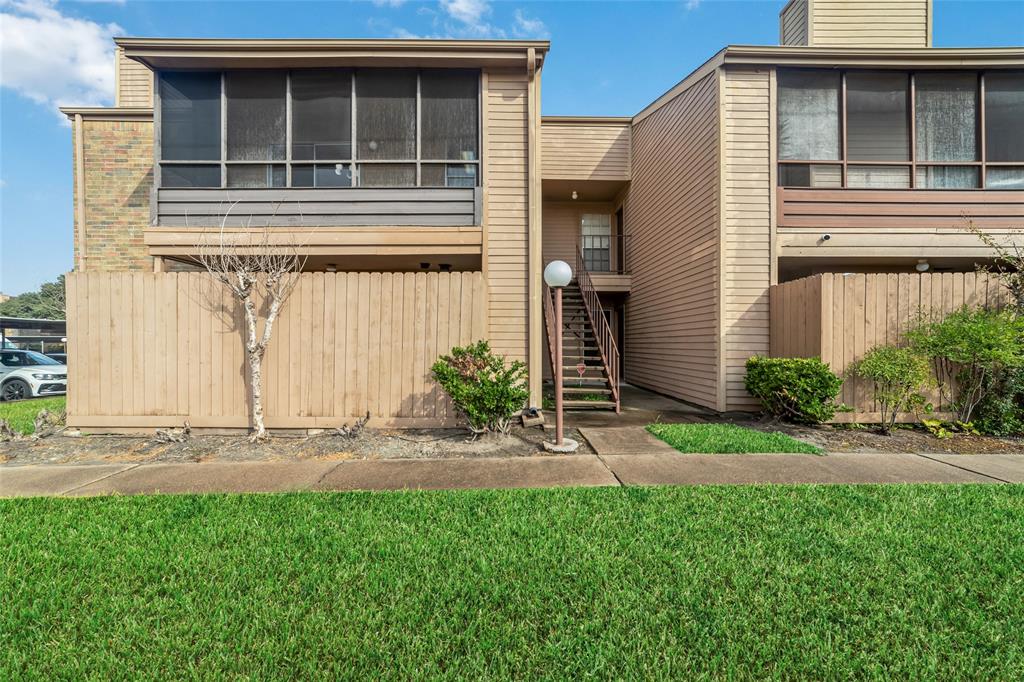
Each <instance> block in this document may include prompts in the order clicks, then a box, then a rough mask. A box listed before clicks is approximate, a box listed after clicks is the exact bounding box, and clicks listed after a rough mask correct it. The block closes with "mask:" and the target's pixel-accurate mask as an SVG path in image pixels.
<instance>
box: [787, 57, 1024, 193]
mask: <svg viewBox="0 0 1024 682" xmlns="http://www.w3.org/2000/svg"><path fill="white" fill-rule="evenodd" d="M1022 112H1024V72H1022V71H998V70H990V71H897V70H893V71H865V70H856V69H849V70H827V71H826V70H819V69H799V70H798V69H780V70H779V71H778V163H779V185H780V186H782V187H793V188H822V189H930V190H947V189H950V190H967V189H992V190H1011V189H1024V136H1022V135H1021V134H1020V125H1021V120H1022V119H1021V115H1022Z"/></svg>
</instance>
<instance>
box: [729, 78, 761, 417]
mask: <svg viewBox="0 0 1024 682" xmlns="http://www.w3.org/2000/svg"><path fill="white" fill-rule="evenodd" d="M771 136H772V130H771V98H770V72H769V71H768V70H767V69H761V70H728V71H726V72H725V178H724V195H725V206H724V224H725V227H724V233H725V234H724V240H725V244H724V246H725V273H724V278H723V279H724V285H725V311H724V325H723V330H722V332H723V335H724V337H725V368H724V371H725V389H726V406H727V409H730V410H742V409H751V408H756V407H757V403H756V401H755V400H754V399H753V398H752V397H751V396H750V394H748V393H747V390H746V388H744V386H743V378H744V376H745V375H746V362H747V358H749V357H750V356H751V355H758V354H760V355H764V354H765V353H767V352H768V342H769V335H768V287H769V285H770V284H771V263H772V244H771V234H772V225H771V216H772V207H771V201H772V187H771V165H772V159H771Z"/></svg>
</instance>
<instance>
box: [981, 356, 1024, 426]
mask: <svg viewBox="0 0 1024 682" xmlns="http://www.w3.org/2000/svg"><path fill="white" fill-rule="evenodd" d="M974 427H975V428H976V429H978V431H980V432H981V433H984V434H986V435H989V436H1020V435H1024V368H1017V369H1013V370H1007V371H1006V372H1004V373H1003V376H1002V377H1001V379H1000V380H999V384H998V385H997V386H995V387H994V388H993V389H992V390H990V391H988V393H987V394H986V396H985V397H984V398H983V399H982V401H981V402H980V403H978V407H977V409H975V411H974Z"/></svg>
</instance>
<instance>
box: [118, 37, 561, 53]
mask: <svg viewBox="0 0 1024 682" xmlns="http://www.w3.org/2000/svg"><path fill="white" fill-rule="evenodd" d="M114 44H115V45H117V46H118V47H124V48H126V49H127V48H134V49H147V48H155V49H168V48H178V49H181V50H188V49H202V50H229V51H230V50H240V49H259V50H268V51H274V50H304V49H306V50H323V49H341V50H345V49H377V50H381V51H397V52H401V51H403V50H409V49H415V50H423V49H426V50H438V51H444V50H452V49H470V48H472V49H483V50H494V51H496V52H521V51H523V50H526V49H529V48H531V47H532V48H533V49H535V50H537V51H538V52H547V51H548V50H550V49H551V41H548V40H440V39H427V38H416V39H390V38H388V39H379V38H358V39H349V38H345V39H341V38H139V37H131V36H119V37H116V38H114Z"/></svg>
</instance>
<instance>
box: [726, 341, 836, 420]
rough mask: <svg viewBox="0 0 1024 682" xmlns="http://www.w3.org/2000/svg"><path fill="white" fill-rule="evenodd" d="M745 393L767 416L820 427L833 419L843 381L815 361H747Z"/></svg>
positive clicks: (759, 357) (826, 367) (763, 358)
mask: <svg viewBox="0 0 1024 682" xmlns="http://www.w3.org/2000/svg"><path fill="white" fill-rule="evenodd" d="M744 383H745V385H746V387H747V391H749V392H750V394H751V395H752V396H754V397H755V398H757V399H758V400H760V401H761V405H762V406H763V407H764V409H765V411H766V412H768V413H769V414H772V415H775V416H776V417H780V418H783V419H789V420H792V421H795V422H799V423H803V424H820V423H821V422H826V421H828V420H830V419H832V417H834V416H835V414H836V410H838V409H839V408H840V407H841V405H840V404H839V403H837V402H836V400H835V398H836V396H837V395H839V389H840V388H842V386H843V380H842V379H840V378H839V377H837V376H836V375H835V374H833V373H832V370H831V369H829V366H828V365H826V364H825V363H824V362H822V361H821V360H820V359H819V358H766V357H761V356H757V355H755V356H754V357H752V358H750V359H749V360H747V376H746V378H745V379H744Z"/></svg>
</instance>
